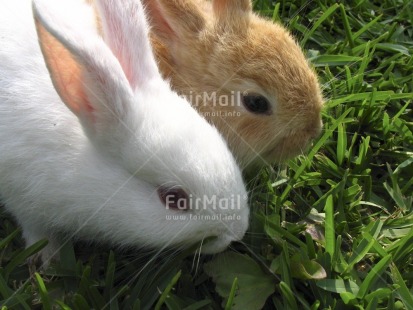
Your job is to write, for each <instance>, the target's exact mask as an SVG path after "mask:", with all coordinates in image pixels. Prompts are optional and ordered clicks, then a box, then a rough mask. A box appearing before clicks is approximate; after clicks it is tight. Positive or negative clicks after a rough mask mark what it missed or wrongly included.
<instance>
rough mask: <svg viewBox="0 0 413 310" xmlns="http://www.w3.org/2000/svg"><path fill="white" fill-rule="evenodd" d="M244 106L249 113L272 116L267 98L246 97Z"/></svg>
mask: <svg viewBox="0 0 413 310" xmlns="http://www.w3.org/2000/svg"><path fill="white" fill-rule="evenodd" d="M242 100H243V103H244V106H245V107H246V108H247V110H248V111H250V112H252V113H255V114H270V113H271V112H270V103H269V102H268V100H267V98H265V97H264V96H261V95H244V96H243V98H242Z"/></svg>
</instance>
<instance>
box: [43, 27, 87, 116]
mask: <svg viewBox="0 0 413 310" xmlns="http://www.w3.org/2000/svg"><path fill="white" fill-rule="evenodd" d="M36 27H37V32H38V36H39V43H40V47H41V49H42V52H43V56H44V59H45V62H46V65H47V68H48V69H49V73H50V76H51V79H52V82H53V85H54V87H55V89H56V91H57V93H58V94H59V96H60V98H61V99H62V101H63V102H64V103H65V104H66V106H67V107H68V108H69V109H70V110H71V111H72V112H73V113H74V114H76V116H78V117H80V118H84V117H87V118H89V120H93V112H94V108H93V106H92V105H91V104H90V101H89V99H88V96H87V94H86V92H85V88H84V87H85V83H84V80H83V72H82V71H83V70H82V66H81V65H80V64H79V62H78V61H76V59H75V58H74V57H73V55H72V54H71V52H70V51H69V50H68V49H67V48H66V47H65V46H64V45H63V44H62V43H60V42H59V41H58V40H57V39H56V38H55V37H54V36H53V35H52V34H51V33H50V32H48V31H47V29H45V28H44V26H43V25H42V24H41V23H40V22H39V21H38V20H36Z"/></svg>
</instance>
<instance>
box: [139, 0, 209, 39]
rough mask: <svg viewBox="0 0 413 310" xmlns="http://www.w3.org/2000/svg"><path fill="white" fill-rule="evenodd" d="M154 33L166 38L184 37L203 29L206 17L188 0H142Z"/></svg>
mask: <svg viewBox="0 0 413 310" xmlns="http://www.w3.org/2000/svg"><path fill="white" fill-rule="evenodd" d="M143 3H144V5H145V8H146V11H147V13H148V15H149V19H150V21H151V26H152V27H153V30H154V31H155V33H156V34H157V35H158V36H160V37H162V38H165V39H167V40H171V39H172V38H173V37H186V36H192V35H194V34H197V33H199V32H200V31H201V30H202V29H204V27H205V24H206V19H205V17H204V15H203V13H202V12H201V11H200V10H199V9H198V7H197V6H196V4H195V3H194V2H193V1H190V0H144V1H143Z"/></svg>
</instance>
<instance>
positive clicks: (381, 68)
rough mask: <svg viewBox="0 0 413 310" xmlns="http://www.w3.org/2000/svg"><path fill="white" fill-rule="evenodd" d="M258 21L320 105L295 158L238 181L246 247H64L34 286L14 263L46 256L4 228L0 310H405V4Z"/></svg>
mask: <svg viewBox="0 0 413 310" xmlns="http://www.w3.org/2000/svg"><path fill="white" fill-rule="evenodd" d="M344 2H345V3H346V4H344ZM347 3H348V4H347ZM255 9H256V10H257V11H259V12H260V13H261V14H263V15H266V16H269V17H272V18H273V19H274V20H276V21H281V22H283V23H284V24H285V25H287V26H288V27H289V28H290V29H291V30H292V31H293V33H294V34H295V35H296V37H297V39H298V40H299V42H301V43H302V45H303V47H304V48H305V49H306V50H307V51H308V57H309V58H310V60H311V61H312V63H313V64H314V65H315V67H316V69H317V71H318V73H319V76H320V78H321V81H322V84H323V89H324V94H325V97H326V99H327V103H326V108H325V110H324V112H323V119H324V123H325V126H324V130H323V133H322V135H321V136H320V138H319V140H318V141H316V142H315V144H314V146H313V148H312V149H311V150H310V151H309V153H308V154H307V155H306V156H300V157H298V158H296V159H294V160H291V161H290V162H288V163H287V164H286V165H285V166H282V167H277V168H275V169H274V170H273V169H268V168H267V169H264V170H262V171H260V172H259V174H258V175H257V176H256V177H254V178H253V179H250V180H249V184H250V190H251V191H252V192H251V197H250V205H251V210H252V217H251V228H250V231H249V233H248V234H247V236H246V237H245V239H244V242H245V244H238V245H234V246H233V247H232V249H231V250H229V251H227V252H225V253H222V254H219V255H215V256H214V257H206V256H205V257H204V256H201V257H199V256H195V257H194V256H188V255H187V253H181V254H177V253H164V254H162V255H156V253H155V252H153V253H138V254H137V253H134V252H133V251H131V252H128V253H125V252H118V251H115V252H112V251H110V250H109V249H108V248H105V247H101V248H97V247H92V248H90V247H87V249H88V251H87V252H88V253H84V252H85V250H83V251H82V250H79V249H78V250H77V251H76V256H75V254H74V253H75V252H74V249H73V246H72V245H71V244H69V245H67V246H66V247H65V248H64V249H63V251H64V257H65V259H64V260H62V262H61V263H60V264H59V265H52V266H51V268H49V269H48V270H47V271H38V273H35V272H33V271H32V272H30V271H29V269H28V266H27V265H26V264H25V260H26V259H27V258H28V257H30V256H31V255H32V254H33V253H35V252H37V251H38V250H39V249H40V248H41V247H42V246H44V243H43V242H40V243H39V244H35V245H34V246H33V247H31V248H29V249H26V250H24V247H23V241H22V240H21V236H20V231H19V230H17V228H16V225H15V224H14V223H13V222H12V221H11V220H10V218H8V217H7V216H6V215H3V216H1V217H0V223H1V226H0V309H3V308H4V309H7V308H10V309H20V308H21V309H33V308H35V309H36V308H37V309H41V308H43V309H52V308H56V309H91V308H95V309H152V308H155V309H193V310H195V309H220V308H225V309H260V308H264V309H274V308H275V309H413V297H412V296H413V206H412V201H413V103H412V102H413V57H412V55H413V39H412V38H413V27H412V24H413V2H412V1H411V0H384V1H371V0H354V1H343V4H340V3H336V1H333V0H324V1H322V0H319V1H300V0H295V1H268V0H258V1H255ZM76 248H81V246H77V247H76Z"/></svg>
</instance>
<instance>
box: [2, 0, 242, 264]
mask: <svg viewBox="0 0 413 310" xmlns="http://www.w3.org/2000/svg"><path fill="white" fill-rule="evenodd" d="M97 5H98V8H99V13H100V15H101V16H100V17H101V19H102V23H103V30H104V37H103V38H102V37H100V36H99V35H98V34H97V32H96V30H95V29H96V25H95V24H94V20H95V18H94V16H93V12H92V11H91V9H90V8H89V6H87V5H85V4H83V2H82V1H79V0H77V1H74V0H59V1H57V0H49V1H47V0H39V1H34V3H33V10H32V8H31V2H30V0H18V1H8V0H0V197H1V199H2V202H3V203H4V205H5V207H6V210H8V211H9V212H10V213H12V214H13V215H14V216H15V218H16V219H17V220H18V222H19V224H20V225H21V226H22V228H23V236H24V238H25V240H26V244H27V246H29V245H31V244H33V243H34V242H36V241H38V240H40V239H42V238H47V239H48V240H49V244H48V245H47V247H46V248H45V249H44V250H43V251H42V253H41V256H42V259H43V261H48V260H49V259H50V258H52V257H53V255H54V254H56V251H57V250H58V248H59V246H60V245H61V244H62V242H64V240H66V239H65V238H81V239H86V240H94V241H101V242H109V243H111V244H114V245H120V246H133V247H143V246H149V247H154V248H163V247H170V246H172V247H188V246H192V245H193V244H195V243H197V242H200V241H202V240H203V239H204V238H205V237H210V236H216V238H215V239H213V240H211V241H210V242H207V243H206V244H205V245H204V246H203V247H202V251H203V252H204V253H215V252H218V251H221V250H223V249H225V248H226V247H227V246H228V245H229V243H230V242H231V241H234V240H240V239H241V238H242V237H243V235H244V233H245V231H246V229H247V227H248V218H249V210H248V207H247V202H246V196H247V194H246V190H245V186H244V183H243V180H242V176H241V172H240V170H239V168H238V166H237V164H236V162H235V160H234V158H233V156H232V155H231V153H230V151H229V150H228V148H227V146H226V144H225V142H224V140H223V139H222V137H221V136H220V134H219V133H218V132H217V130H216V129H215V128H214V127H212V126H211V125H209V124H208V123H207V121H205V120H204V119H203V118H202V117H201V116H199V115H198V114H197V112H196V111H195V110H193V109H192V108H191V106H190V105H189V104H188V102H187V101H185V100H184V99H183V98H182V97H179V96H178V95H177V94H176V93H174V92H172V91H171V89H170V86H169V84H168V83H167V82H166V81H164V80H163V79H162V78H161V76H160V74H159V72H158V68H157V66H156V62H155V60H154V57H153V54H152V51H151V47H150V43H149V40H148V26H147V22H146V20H145V15H144V12H143V8H142V5H141V3H140V2H139V1H138V0H101V1H98V3H97ZM33 13H34V18H33ZM132 17H133V18H132ZM36 28H37V34H36ZM38 42H39V43H38ZM39 45H40V46H39ZM42 54H43V55H42Z"/></svg>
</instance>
